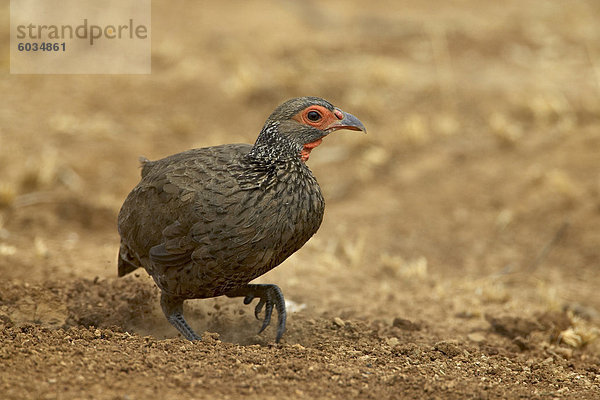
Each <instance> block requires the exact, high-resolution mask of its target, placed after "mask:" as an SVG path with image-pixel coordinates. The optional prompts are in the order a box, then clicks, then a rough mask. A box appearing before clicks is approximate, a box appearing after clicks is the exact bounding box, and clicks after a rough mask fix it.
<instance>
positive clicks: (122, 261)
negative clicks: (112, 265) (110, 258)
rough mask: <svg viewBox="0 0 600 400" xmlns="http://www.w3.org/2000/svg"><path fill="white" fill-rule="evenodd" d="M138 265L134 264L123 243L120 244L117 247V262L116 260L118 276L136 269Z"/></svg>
mask: <svg viewBox="0 0 600 400" xmlns="http://www.w3.org/2000/svg"><path fill="white" fill-rule="evenodd" d="M139 267H140V266H139V265H136V264H135V263H134V262H133V260H132V259H131V257H130V255H129V252H128V251H127V249H125V248H124V247H123V245H121V248H120V249H119V262H118V275H119V277H121V276H125V275H127V274H128V273H130V272H133V271H135V270H136V269H138V268H139Z"/></svg>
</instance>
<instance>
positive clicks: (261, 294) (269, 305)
mask: <svg viewBox="0 0 600 400" xmlns="http://www.w3.org/2000/svg"><path fill="white" fill-rule="evenodd" d="M225 295H226V296H227V297H244V304H250V302H251V301H252V300H254V298H256V297H258V298H259V299H260V301H259V302H258V304H257V305H256V308H255V309H254V316H255V317H256V319H260V318H259V317H258V315H259V314H260V312H261V311H262V308H263V306H265V318H264V320H263V324H262V328H260V331H258V333H261V332H262V331H264V330H265V328H266V327H267V326H269V324H270V323H271V315H272V314H273V307H275V309H276V310H277V317H278V318H277V336H276V337H275V342H276V343H279V340H280V339H281V336H283V332H285V319H286V312H285V300H284V298H283V293H282V292H281V289H279V287H278V286H277V285H254V284H252V285H250V284H249V285H246V286H244V287H241V288H239V289H235V290H232V291H231V292H228V293H226V294H225Z"/></svg>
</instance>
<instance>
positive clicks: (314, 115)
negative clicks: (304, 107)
mask: <svg viewBox="0 0 600 400" xmlns="http://www.w3.org/2000/svg"><path fill="white" fill-rule="evenodd" d="M306 118H308V119H309V120H310V121H312V122H317V121H318V120H320V119H321V114H319V113H318V112H317V111H309V112H308V113H307V114H306Z"/></svg>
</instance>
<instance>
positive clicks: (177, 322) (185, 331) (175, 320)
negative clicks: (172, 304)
mask: <svg viewBox="0 0 600 400" xmlns="http://www.w3.org/2000/svg"><path fill="white" fill-rule="evenodd" d="M167 320H168V321H169V322H170V323H171V325H173V326H174V327H175V328H177V330H178V331H179V332H180V333H181V334H182V335H183V337H184V338H186V339H187V340H190V341H192V342H193V341H194V340H201V339H202V338H201V337H200V336H199V335H198V334H196V332H194V330H193V329H192V327H191V326H189V325H188V323H187V322H185V319H184V318H183V314H171V315H169V316H167Z"/></svg>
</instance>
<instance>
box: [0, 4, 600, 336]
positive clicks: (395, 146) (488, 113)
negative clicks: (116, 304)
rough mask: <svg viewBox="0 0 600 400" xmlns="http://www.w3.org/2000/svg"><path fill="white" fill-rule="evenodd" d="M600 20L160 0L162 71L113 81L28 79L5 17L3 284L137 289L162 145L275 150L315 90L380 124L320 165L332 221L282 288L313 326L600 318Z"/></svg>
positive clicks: (557, 11)
mask: <svg viewBox="0 0 600 400" xmlns="http://www.w3.org/2000/svg"><path fill="white" fill-rule="evenodd" d="M0 13H2V15H1V17H2V18H1V19H2V20H3V21H8V20H9V15H8V13H9V10H8V7H2V8H0ZM599 17H600V3H598V2H597V1H593V0H589V1H585V0H577V1H569V2H560V1H542V0H539V1H528V2H523V1H503V2H496V1H479V0H462V1H428V2H421V1H397V2H390V1H382V0H371V1H369V2H366V3H365V2H361V1H329V2H326V3H325V2H316V1H290V0H287V1H275V0H264V1H260V2H247V1H240V0H234V1H229V2H208V1H200V2H190V1H182V0H175V1H169V2H160V1H156V2H153V5H152V74H151V75H98V76H94V75H48V76H44V75H10V74H8V68H9V59H8V54H9V49H8V47H7V46H8V43H9V28H8V25H2V28H1V30H0V35H1V37H2V38H3V39H4V40H2V41H0V65H1V66H2V69H3V70H4V72H3V73H2V74H1V75H0V92H1V93H2V95H1V98H2V102H1V103H0V273H1V274H2V277H3V279H5V280H6V281H7V282H13V283H14V285H19V284H21V283H27V284H29V283H31V284H34V283H36V282H38V283H39V282H48V281H58V282H71V281H73V280H77V279H82V278H84V279H93V278H94V277H98V279H100V280H108V282H113V281H116V278H115V277H116V255H117V249H118V243H119V238H118V234H117V230H116V215H117V213H118V211H119V208H120V205H121V204H122V202H123V200H124V198H125V196H126V195H127V193H128V192H129V191H130V190H131V189H132V188H133V186H134V185H135V184H136V183H137V182H138V180H139V174H140V170H139V168H138V157H139V156H140V155H144V156H146V157H148V158H150V159H156V158H162V157H164V156H167V155H169V154H172V153H175V152H180V151H183V150H186V149H189V148H192V147H204V146H211V145H217V144H222V143H235V142H245V143H253V141H254V140H255V138H256V136H257V134H258V132H259V131H260V129H261V127H262V124H263V123H264V120H265V119H266V117H267V116H268V115H269V113H270V112H271V111H272V110H273V109H274V108H275V107H276V106H277V105H279V104H280V103H281V102H283V101H284V100H286V99H288V98H290V97H295V96H305V95H311V96H320V97H323V98H325V99H327V100H329V101H331V102H332V103H333V104H335V105H336V106H338V107H340V108H342V109H343V110H345V111H348V112H351V113H353V114H354V115H356V116H358V117H359V118H360V119H361V120H362V121H363V122H364V123H365V125H366V126H367V128H368V131H369V133H368V135H362V134H358V133H356V132H340V133H339V134H336V135H332V136H330V137H328V138H327V140H326V141H325V143H324V144H323V145H322V146H320V147H319V148H318V149H317V150H316V151H314V152H313V153H312V155H311V159H310V161H309V162H308V164H309V166H310V167H311V169H312V170H313V171H314V173H315V175H316V176H317V178H318V180H319V182H320V184H321V187H322V190H323V192H324V195H325V198H326V202H327V208H326V215H325V220H324V223H323V225H322V228H321V230H320V231H319V232H318V234H317V235H316V236H315V237H314V238H313V239H312V240H311V241H310V242H309V243H308V244H307V245H306V246H305V248H303V249H302V250H301V251H300V252H298V253H297V254H295V255H294V256H292V257H291V258H290V259H289V260H288V261H286V262H285V263H284V264H283V265H282V266H280V267H279V268H277V269H276V270H274V271H272V272H270V273H269V274H267V275H266V276H265V277H263V278H261V280H262V281H264V282H276V283H278V284H279V285H280V286H281V287H282V289H283V291H284V293H286V296H287V298H288V299H290V300H293V301H294V302H296V303H298V304H301V305H304V306H305V307H306V310H308V311H307V312H309V313H310V314H311V315H335V316H338V315H339V316H342V317H343V318H369V319H386V318H391V317H394V316H398V315H402V316H404V317H406V318H411V319H422V320H425V321H427V323H428V324H429V325H430V326H431V327H432V329H433V330H434V331H435V330H436V329H437V330H438V331H440V332H441V331H444V332H445V331H448V332H452V334H453V335H456V334H460V333H461V332H468V331H469V330H473V329H475V328H476V327H478V326H483V325H482V324H483V323H484V322H482V321H483V318H484V315H495V314H496V313H505V312H514V313H517V314H521V313H529V312H534V311H545V310H565V309H568V310H572V311H573V312H574V313H576V314H577V315H580V316H581V317H582V318H583V319H585V321H587V323H588V324H592V325H594V324H595V325H597V323H598V310H600V295H599V294H598V287H599V286H600V274H599V273H598V272H599V268H600V265H599V264H600V228H599V227H600V168H599V165H600V129H599V128H600V24H598V21H599ZM132 279H139V280H142V281H144V282H146V283H147V284H148V285H151V282H150V280H149V278H147V276H146V275H145V273H143V274H138V277H137V278H132ZM36 301H42V300H40V299H38V300H36ZM224 301H229V300H224ZM156 307H158V305H157V303H156ZM156 321H162V322H157V324H163V325H164V330H165V331H166V332H168V334H169V335H171V336H175V332H174V331H171V330H169V329H171V328H170V327H168V325H167V323H166V322H165V321H164V320H163V319H162V317H161V318H159V319H157V320H156ZM200 331H202V330H200ZM586 332H587V335H588V336H585V335H586V333H585V332H584V331H581V332H580V336H579V339H580V340H581V341H582V342H583V341H586V342H589V341H591V340H592V339H591V338H592V334H591V333H589V332H590V331H586ZM151 333H152V332H151Z"/></svg>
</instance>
